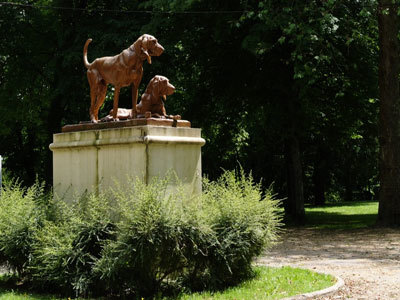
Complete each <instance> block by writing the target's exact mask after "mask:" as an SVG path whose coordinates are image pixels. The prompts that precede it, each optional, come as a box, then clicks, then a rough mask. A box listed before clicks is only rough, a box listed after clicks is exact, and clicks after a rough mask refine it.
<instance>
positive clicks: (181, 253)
mask: <svg viewBox="0 0 400 300" xmlns="http://www.w3.org/2000/svg"><path fill="white" fill-rule="evenodd" d="M171 180H176V179H174V178H173V177H172V176H170V177H168V178H165V179H160V180H154V182H153V183H152V184H149V185H145V184H144V183H142V182H141V181H139V180H135V181H132V182H131V185H130V189H126V188H124V187H121V186H118V184H116V186H115V188H113V189H111V190H110V191H109V192H107V193H102V194H100V195H95V194H91V195H84V196H83V197H81V198H79V199H77V200H76V202H75V203H74V204H73V205H70V206H66V205H62V202H52V201H49V200H48V199H47V200H46V199H45V200H43V199H42V200H38V199H40V197H38V195H41V194H43V191H42V190H41V189H40V188H39V187H38V186H35V187H33V188H31V189H28V190H26V191H24V190H23V189H21V188H19V187H14V188H9V189H6V190H5V191H4V192H3V195H2V198H1V199H2V201H1V204H0V205H1V207H2V208H3V207H4V209H5V210H3V209H2V210H1V215H0V223H1V224H0V230H1V232H2V233H3V232H4V233H6V234H5V235H3V234H2V235H1V239H0V242H1V245H2V248H0V249H1V251H2V252H1V254H2V257H6V260H5V259H4V258H3V261H7V262H8V263H9V264H10V265H12V266H15V268H16V269H18V270H25V279H26V280H30V282H31V283H32V284H33V285H34V286H36V287H40V288H44V289H46V290H53V291H62V292H64V293H68V294H71V293H75V295H76V296H89V295H90V296H96V295H110V294H114V295H118V296H124V295H129V296H138V297H147V296H153V295H156V294H167V293H171V292H174V291H178V290H182V289H190V290H201V289H219V288H223V287H226V286H230V285H233V284H236V283H238V282H239V281H241V280H243V279H245V278H248V277H249V276H251V275H252V269H251V262H252V261H253V259H254V258H255V257H256V256H257V255H259V254H260V253H261V251H263V250H264V249H265V248H266V247H269V246H271V245H272V244H273V243H274V241H275V240H276V237H277V232H278V230H279V221H280V217H279V216H278V214H277V201H275V200H273V199H272V198H273V197H272V196H271V192H270V191H268V190H267V191H265V192H263V191H262V189H261V186H260V185H259V184H256V183H254V182H253V179H252V178H251V176H246V175H245V174H244V173H243V172H240V173H239V174H235V173H233V172H225V173H224V174H223V176H222V177H221V178H220V179H219V180H218V181H216V182H209V181H207V180H205V182H204V191H203V193H202V194H201V195H197V196H191V197H188V196H187V195H186V194H185V192H184V189H183V188H178V189H177V190H176V191H174V192H171V191H170V190H169V189H168V186H169V185H170V183H171ZM178 186H179V184H178ZM11 206H12V207H11ZM7 218H8V219H7ZM7 222H8V225H7ZM10 224H13V225H10ZM14 225H15V226H14ZM18 232H19V233H18ZM18 236H20V237H19V240H18V239H17V237H18ZM12 239H14V240H12ZM17 240H18V242H17ZM21 241H22V242H21Z"/></svg>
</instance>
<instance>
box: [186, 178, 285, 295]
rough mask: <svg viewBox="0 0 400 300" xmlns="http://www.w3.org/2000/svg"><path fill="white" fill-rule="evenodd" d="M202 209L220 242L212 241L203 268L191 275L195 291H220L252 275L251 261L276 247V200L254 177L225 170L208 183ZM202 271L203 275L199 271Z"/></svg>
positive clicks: (277, 218) (278, 221) (203, 195)
mask: <svg viewBox="0 0 400 300" xmlns="http://www.w3.org/2000/svg"><path fill="white" fill-rule="evenodd" d="M203 189H204V190H203V194H202V197H201V199H202V207H203V210H204V215H205V216H207V218H206V220H207V225H208V226H210V227H211V228H212V230H213V232H214V235H215V236H216V239H217V242H215V241H214V240H211V241H209V244H208V245H207V247H206V249H204V251H207V255H206V256H204V257H200V258H199V259H200V262H199V263H200V264H201V265H202V267H201V268H199V267H197V269H194V272H192V274H190V276H189V278H190V281H189V282H188V283H187V284H188V285H189V286H191V287H192V289H196V290H199V289H203V288H208V289H220V288H224V287H227V286H230V285H234V284H237V283H238V282H240V281H242V280H244V279H246V278H249V277H250V276H252V275H253V273H252V268H251V262H252V261H253V259H254V258H255V257H256V256H258V255H260V254H261V252H262V251H263V250H264V249H265V248H268V247H270V246H272V245H273V244H274V242H275V241H276V239H277V233H278V231H279V227H280V215H279V214H278V209H277V204H278V202H277V201H276V200H273V199H272V198H273V197H272V194H271V190H267V191H264V195H263V191H262V188H261V185H260V184H256V183H254V181H253V179H252V177H251V175H250V176H246V175H245V174H244V172H243V170H241V171H240V172H239V173H238V174H236V173H235V172H232V171H226V172H225V173H224V174H223V175H222V176H221V177H220V178H219V179H218V180H217V181H216V182H209V181H207V180H205V182H204V186H203ZM199 271H200V272H199Z"/></svg>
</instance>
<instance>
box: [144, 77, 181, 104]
mask: <svg viewBox="0 0 400 300" xmlns="http://www.w3.org/2000/svg"><path fill="white" fill-rule="evenodd" d="M174 92H175V87H174V86H173V85H172V84H171V83H169V80H168V78H167V77H165V76H161V75H156V76H154V77H153V78H152V79H151V80H150V82H149V84H148V85H147V89H146V93H148V94H152V95H153V97H154V99H159V98H160V97H162V98H163V99H164V101H165V100H166V99H167V96H169V95H172V94H173V93H174Z"/></svg>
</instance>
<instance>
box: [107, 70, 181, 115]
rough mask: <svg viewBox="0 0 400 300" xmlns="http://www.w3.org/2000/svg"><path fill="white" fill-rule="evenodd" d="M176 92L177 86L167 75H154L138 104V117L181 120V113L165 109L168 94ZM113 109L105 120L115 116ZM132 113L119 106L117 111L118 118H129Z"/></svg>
mask: <svg viewBox="0 0 400 300" xmlns="http://www.w3.org/2000/svg"><path fill="white" fill-rule="evenodd" d="M174 92H175V87H174V86H173V85H172V84H171V83H169V80H168V78H167V77H164V76H160V75H156V76H154V77H153V78H152V79H151V80H150V82H149V84H148V85H147V88H146V91H145V92H144V93H143V95H142V99H141V100H140V102H139V104H138V105H137V106H136V109H137V117H138V118H151V117H154V118H164V119H173V120H180V119H181V116H180V115H167V112H166V110H165V106H164V102H163V100H164V101H165V100H166V99H167V96H170V95H172V94H173V93H174ZM113 112H114V111H113V110H111V111H110V114H109V115H108V116H107V117H105V118H103V119H102V120H103V121H110V120H111V119H112V116H113ZM130 115H131V110H130V109H125V108H119V109H118V113H117V118H118V119H128V118H129V116H130Z"/></svg>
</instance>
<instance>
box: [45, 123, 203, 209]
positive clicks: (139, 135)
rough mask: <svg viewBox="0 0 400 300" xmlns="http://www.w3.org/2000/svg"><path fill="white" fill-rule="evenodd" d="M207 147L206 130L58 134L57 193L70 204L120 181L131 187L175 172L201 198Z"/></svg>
mask: <svg viewBox="0 0 400 300" xmlns="http://www.w3.org/2000/svg"><path fill="white" fill-rule="evenodd" d="M189 126H190V125H189ZM81 130H82V129H81ZM204 143H205V141H204V139H202V138H201V130H200V129H196V128H185V127H166V126H152V125H144V126H135V127H123V128H112V129H95V130H84V131H75V132H73V131H69V130H68V131H67V132H63V133H59V134H54V136H53V143H52V144H51V145H50V149H51V151H53V187H54V193H55V195H56V196H58V197H61V198H63V199H65V200H66V201H67V202H68V201H71V199H72V198H73V196H74V195H80V194H82V193H84V192H85V191H96V190H98V189H106V188H108V187H109V186H112V185H113V184H114V181H115V180H117V181H118V182H119V183H120V184H127V179H128V178H129V177H139V178H141V179H142V180H143V181H144V182H146V183H149V182H151V180H152V178H154V177H163V176H164V175H165V174H166V173H167V172H169V171H171V170H172V171H174V172H175V173H176V174H177V175H178V177H179V178H180V180H181V181H182V183H183V184H184V187H185V189H186V191H187V192H188V193H192V194H193V193H200V192H201V146H203V145H204Z"/></svg>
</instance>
